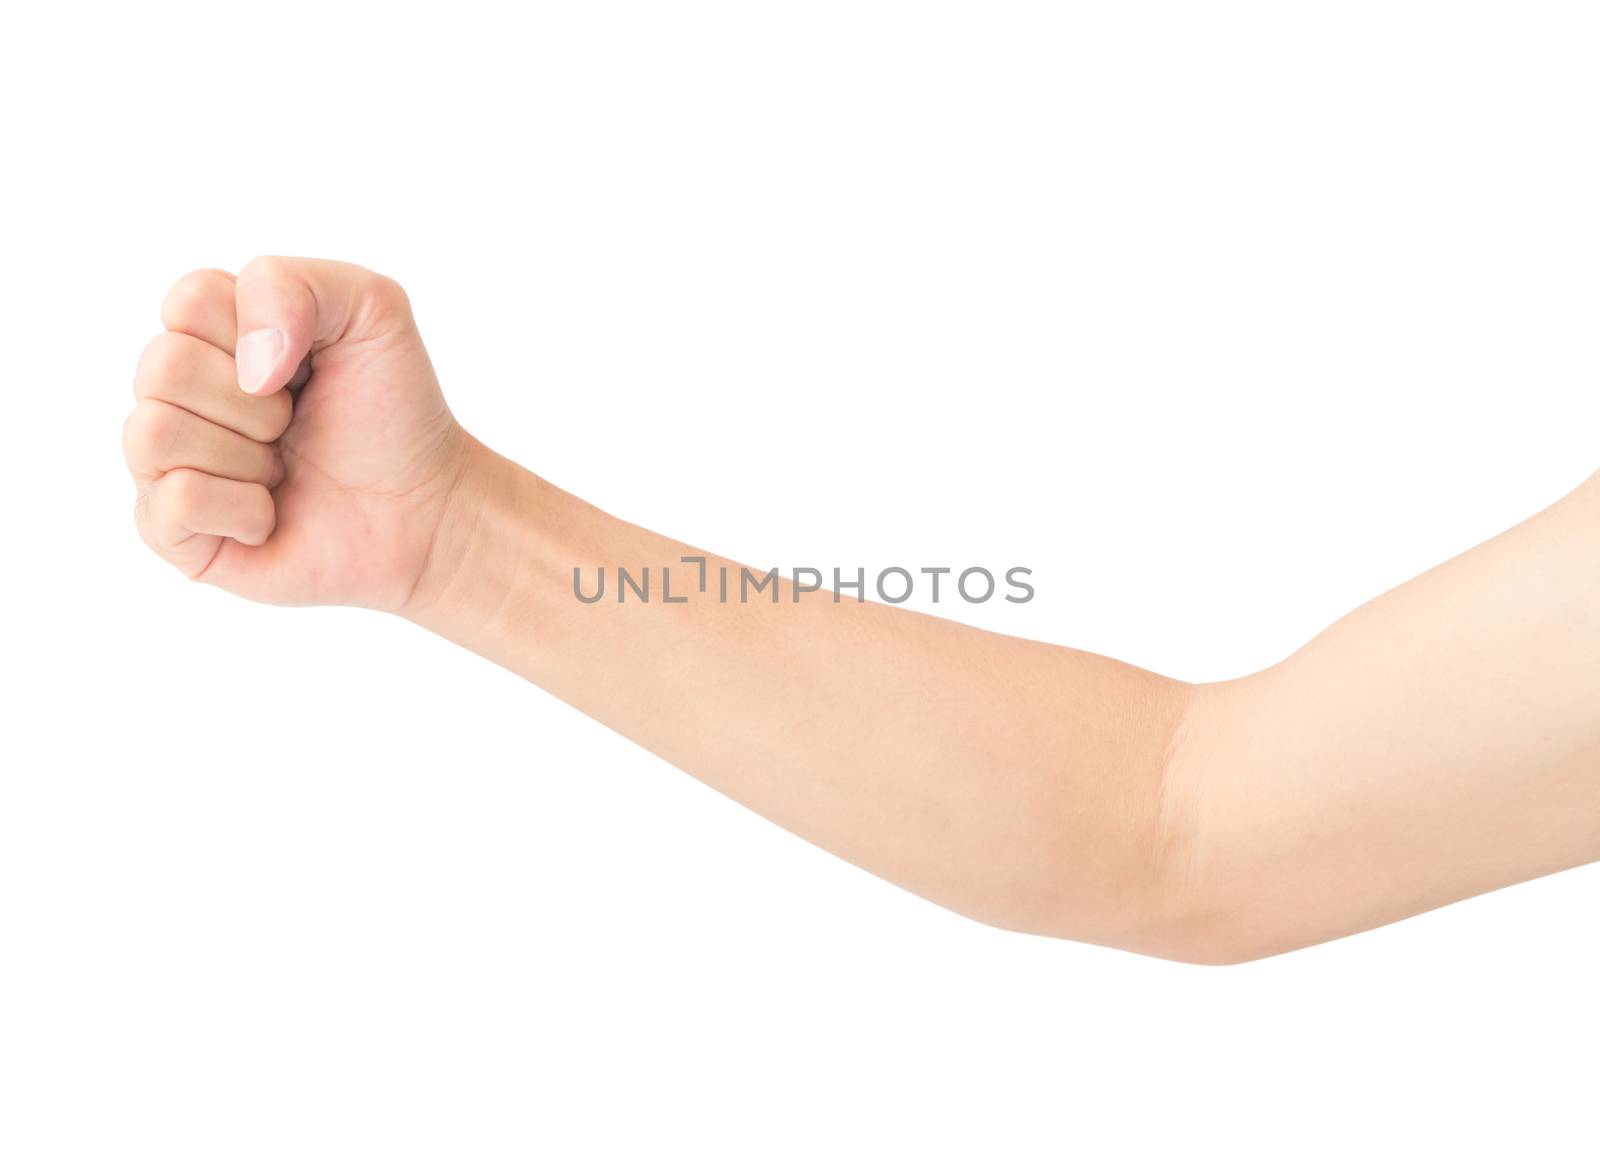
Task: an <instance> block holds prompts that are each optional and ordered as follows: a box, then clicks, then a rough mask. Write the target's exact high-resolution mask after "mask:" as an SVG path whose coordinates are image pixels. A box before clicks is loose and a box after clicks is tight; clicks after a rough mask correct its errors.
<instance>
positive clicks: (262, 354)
mask: <svg viewBox="0 0 1600 1161" xmlns="http://www.w3.org/2000/svg"><path fill="white" fill-rule="evenodd" d="M282 358H283V332H282V331H280V330H278V329H277V328H276V327H268V328H266V329H264V330H259V331H249V332H247V333H245V334H242V335H240V336H239V348H238V353H237V354H236V355H235V356H234V362H235V363H237V364H238V369H239V390H241V391H248V392H249V393H250V394H251V395H254V394H255V393H256V392H257V391H260V390H261V388H263V387H265V386H266V385H267V379H268V378H270V377H271V375H272V372H273V371H275V370H277V369H278V361H279V360H280V359H282Z"/></svg>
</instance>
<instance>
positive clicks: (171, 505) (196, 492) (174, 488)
mask: <svg viewBox="0 0 1600 1161" xmlns="http://www.w3.org/2000/svg"><path fill="white" fill-rule="evenodd" d="M201 485H202V480H201V476H200V473H199V472H196V471H194V470H192V469H190V468H178V469H177V470H176V471H171V472H168V473H167V474H166V475H165V476H163V477H162V479H161V490H162V492H163V493H165V499H166V502H167V512H168V514H169V515H171V516H173V517H178V516H181V515H183V514H184V513H188V512H192V511H193V510H194V508H195V505H196V504H198V503H199V501H200V489H201Z"/></svg>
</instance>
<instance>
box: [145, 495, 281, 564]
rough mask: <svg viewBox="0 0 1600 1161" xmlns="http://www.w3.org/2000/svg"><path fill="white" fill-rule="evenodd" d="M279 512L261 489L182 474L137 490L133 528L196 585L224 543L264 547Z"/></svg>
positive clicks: (270, 498) (157, 552) (270, 497)
mask: <svg viewBox="0 0 1600 1161" xmlns="http://www.w3.org/2000/svg"><path fill="white" fill-rule="evenodd" d="M275 522H276V511H275V509H274V506H273V502H272V493H270V492H268V491H267V490H266V489H265V488H264V487H262V486H261V485H260V484H245V483H240V482H239V481H238V480H224V479H221V478H219V477H217V476H208V475H206V474H205V473H203V472H196V471H191V470H190V469H188V468H179V469H178V470H177V471H173V472H168V473H167V474H166V475H164V476H162V477H161V478H160V479H159V480H157V481H155V483H153V484H151V485H150V486H148V487H146V488H141V489H140V490H139V499H138V502H137V503H136V504H135V506H134V523H135V525H137V527H138V529H139V535H140V537H142V538H143V540H144V542H145V543H146V544H147V545H149V546H150V548H151V549H153V550H154V551H155V553H156V554H157V555H158V556H160V557H162V558H163V559H164V560H167V561H169V562H170V563H172V564H174V565H176V566H177V567H178V568H179V569H181V570H183V573H184V575H185V576H187V577H189V578H191V579H194V578H197V577H199V576H200V574H201V573H203V572H205V570H206V568H207V567H208V566H209V565H210V564H211V562H212V560H214V559H215V558H216V555H217V552H218V551H219V550H220V549H221V547H222V545H223V540H222V538H223V537H231V538H232V539H234V540H237V541H239V543H241V544H250V545H258V544H265V543H266V541H267V538H268V537H269V536H271V535H272V529H273V525H274V523H275Z"/></svg>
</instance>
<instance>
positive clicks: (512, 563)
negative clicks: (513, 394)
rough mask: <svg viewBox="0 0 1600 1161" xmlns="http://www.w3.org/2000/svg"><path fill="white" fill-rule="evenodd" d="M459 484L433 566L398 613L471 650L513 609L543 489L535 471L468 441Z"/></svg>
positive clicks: (438, 531)
mask: <svg viewBox="0 0 1600 1161" xmlns="http://www.w3.org/2000/svg"><path fill="white" fill-rule="evenodd" d="M466 439H467V448H466V451H465V454H464V456H463V459H462V466H461V471H460V473H459V475H458V476H457V478H456V482H455V484H454V485H453V486H452V488H451V490H450V494H449V497H448V498H447V500H446V502H445V505H444V508H443V510H442V512H441V514H440V517H439V521H438V523H437V525H435V528H434V533H433V539H432V543H431V544H430V546H429V550H428V556H427V561H426V563H425V565H424V566H423V569H422V572H421V574H420V575H419V576H418V578H417V583H416V585H415V587H414V588H413V590H412V593H411V596H410V598H409V599H408V600H407V601H406V603H405V604H404V605H403V606H402V607H401V608H400V609H398V610H397V612H399V614H400V615H401V616H403V617H405V618H406V619H407V620H408V621H412V622H414V623H416V624H418V625H421V626H422V627H423V628H425V629H428V630H430V631H431V632H434V633H438V634H439V635H440V636H443V637H447V638H449V639H451V640H454V641H458V642H460V643H461V644H464V645H468V646H469V647H470V646H471V644H472V638H473V637H475V636H476V635H478V634H479V633H480V632H482V631H484V630H485V629H486V628H487V627H488V622H490V621H491V620H493V618H494V616H495V614H496V611H497V610H499V609H501V608H502V607H503V606H504V605H505V604H506V602H507V598H508V596H509V594H510V593H511V592H512V591H513V590H514V589H515V588H516V586H517V584H518V581H519V578H520V576H521V575H522V573H523V572H524V571H525V570H526V569H527V568H528V567H529V565H530V563H531V560H532V552H531V550H532V547H533V541H534V539H535V538H536V537H537V529H535V528H533V527H532V524H533V522H534V520H535V518H536V517H537V514H538V512H539V511H540V504H539V500H538V493H539V491H540V489H541V488H542V487H544V486H545V485H544V481H542V480H540V479H539V478H538V477H537V476H535V475H534V474H533V473H532V472H529V471H528V470H527V469H525V468H523V467H521V466H520V465H518V464H516V463H513V462H512V461H511V460H508V459H506V458H505V457H504V456H501V455H498V454H496V453H495V452H493V451H491V450H490V449H489V448H487V447H485V446H484V445H483V444H481V443H479V442H478V441H477V440H476V439H473V438H472V437H471V436H467V437H466Z"/></svg>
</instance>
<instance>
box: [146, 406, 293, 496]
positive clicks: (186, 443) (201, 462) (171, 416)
mask: <svg viewBox="0 0 1600 1161" xmlns="http://www.w3.org/2000/svg"><path fill="white" fill-rule="evenodd" d="M122 454H123V457H124V458H125V459H126V460H127V461H128V469H129V470H130V471H131V472H132V473H133V477H134V479H136V480H139V481H140V482H141V483H148V482H151V481H153V480H156V479H159V478H160V477H161V476H162V475H164V474H165V473H167V472H171V471H175V470H176V469H178V468H192V469H194V470H195V471H199V472H205V473H207V474H209V475H213V476H225V477H227V478H228V479H230V480H242V481H246V482H249V483H256V484H262V485H265V486H267V487H273V486H275V485H276V484H277V483H278V481H279V480H280V479H282V478H283V461H282V460H281V459H280V458H279V454H278V449H277V448H276V447H274V446H272V445H271V444H265V443H257V442H256V441H255V440H253V439H246V438H245V437H244V436H242V435H240V434H239V433H238V432H236V431H230V430H228V429H227V428H226V427H222V426H221V425H219V424H215V423H212V422H211V421H210V420H208V419H201V418H200V417H199V416H198V415H196V414H194V413H193V412H192V411H185V410H184V409H183V408H181V407H175V406H173V405H172V404H171V403H166V402H163V401H162V400H160V399H146V400H143V401H142V402H141V403H140V404H139V405H138V406H137V407H135V408H134V409H133V413H132V414H131V415H129V416H128V422H127V423H126V424H124V425H123V428H122Z"/></svg>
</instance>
